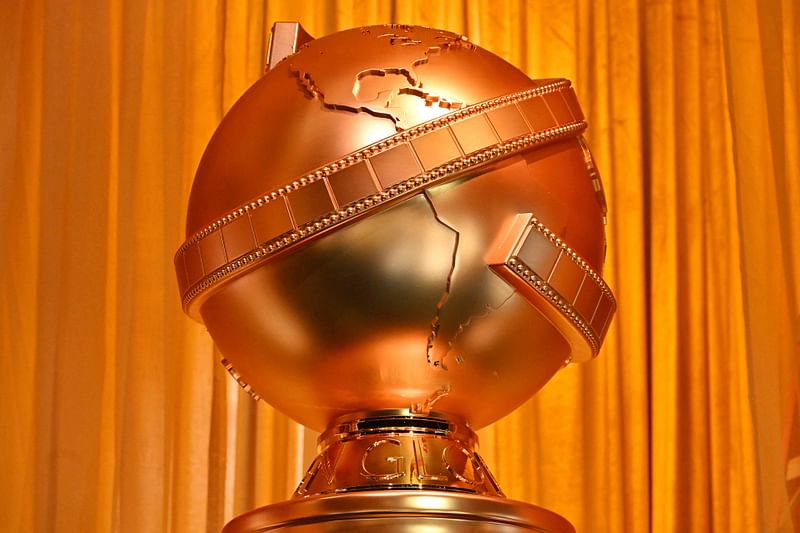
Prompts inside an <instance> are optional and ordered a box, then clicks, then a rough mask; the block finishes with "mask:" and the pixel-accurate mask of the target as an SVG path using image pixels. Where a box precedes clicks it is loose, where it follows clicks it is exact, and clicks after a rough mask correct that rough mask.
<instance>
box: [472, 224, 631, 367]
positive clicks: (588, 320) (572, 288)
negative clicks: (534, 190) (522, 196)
mask: <svg viewBox="0 0 800 533" xmlns="http://www.w3.org/2000/svg"><path fill="white" fill-rule="evenodd" d="M504 234H505V235H504V238H503V239H501V241H500V242H499V243H498V244H497V245H496V246H495V247H494V248H493V249H492V250H491V251H490V253H489V255H488V256H487V259H486V262H487V264H488V265H489V267H490V268H491V269H492V270H493V271H494V272H496V273H497V274H498V275H499V276H500V277H501V278H503V279H504V280H506V281H507V282H508V283H509V284H511V285H512V286H514V288H516V289H517V290H518V291H519V292H520V293H521V294H522V295H523V296H524V297H525V298H526V299H528V300H529V301H530V302H531V303H534V304H538V305H536V307H537V309H539V310H540V311H542V313H544V315H545V316H546V317H547V318H548V319H549V320H550V321H551V322H552V323H553V324H554V325H555V326H556V327H557V328H558V329H559V331H561V333H562V334H563V335H564V337H565V338H566V339H567V341H568V342H569V343H570V346H571V347H572V359H574V360H576V361H585V360H587V359H590V358H592V357H594V356H595V355H597V352H598V351H599V350H600V346H601V345H602V344H603V339H604V338H605V335H606V332H607V331H608V326H609V325H610V324H611V317H612V316H614V312H615V311H616V308H617V303H616V300H615V299H614V295H613V294H612V293H611V289H609V288H608V285H606V283H605V281H603V279H602V278H601V277H600V276H599V275H598V274H597V273H596V272H595V271H594V270H593V269H592V268H591V267H590V266H589V264H588V263H586V261H584V260H583V259H582V258H581V257H580V256H579V255H578V254H577V253H575V251H573V250H572V249H571V248H570V247H569V246H567V244H566V243H564V242H563V241H562V240H561V239H559V238H558V237H557V236H556V234H555V233H553V232H552V231H550V230H549V229H548V228H547V227H545V225H544V224H542V223H541V222H539V221H538V220H537V219H536V218H535V217H534V216H533V215H532V214H530V213H523V214H519V215H517V216H516V217H515V218H514V220H513V221H512V223H511V224H510V226H509V228H508V230H507V231H506V232H504Z"/></svg>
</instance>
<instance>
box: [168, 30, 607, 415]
mask: <svg viewBox="0 0 800 533" xmlns="http://www.w3.org/2000/svg"><path fill="white" fill-rule="evenodd" d="M585 127H586V123H585V121H584V117H583V115H582V113H581V110H580V107H579V106H578V103H577V100H576V98H575V94H574V92H573V90H572V89H571V87H570V84H569V82H568V81H566V80H560V79H555V80H531V79H529V78H528V77H527V76H526V75H525V74H523V73H522V72H521V71H519V70H518V69H517V68H515V67H513V66H512V65H510V64H509V63H507V62H505V61H504V60H502V59H501V58H499V57H497V56H496V55H494V54H492V53H490V52H487V51H486V50H483V49H481V48H480V47H478V46H476V45H474V44H472V43H470V42H469V41H468V40H466V39H465V38H464V37H462V36H459V35H456V34H453V33H449V32H445V31H438V30H432V29H427V28H420V27H410V26H397V25H390V26H372V27H367V28H360V29H353V30H347V31H342V32H339V33H335V34H332V35H329V36H326V37H322V38H319V39H316V40H311V41H309V42H308V43H306V44H304V45H303V46H301V47H300V49H299V50H298V51H297V52H296V53H294V54H292V55H290V56H289V57H287V58H286V59H284V60H283V61H281V62H279V63H278V64H277V65H275V66H274V68H272V69H270V70H269V71H268V72H267V73H266V74H265V75H264V76H263V77H262V78H261V79H260V80H258V81H257V82H256V83H255V84H254V85H253V86H252V87H251V88H250V89H249V90H248V91H247V92H246V93H245V94H244V95H243V96H242V97H241V99H240V100H239V101H238V102H237V103H236V104H235V105H234V106H233V108H232V109H231V110H230V112H229V113H228V114H227V115H226V117H225V118H224V120H223V121H222V123H221V124H220V126H219V128H218V129H217V131H216V133H215V134H214V136H213V138H212V140H211V141H210V143H209V145H208V148H207V149H206V152H205V154H204V156H203V158H202V161H201V163H200V166H199V168H198V171H197V175H196V178H195V182H194V186H193V189H192V193H191V199H190V204H189V210H188V216H187V240H186V242H185V243H184V244H183V246H181V248H180V249H179V251H178V253H177V255H176V260H175V264H176V270H177V273H178V281H179V286H180V289H181V294H182V297H183V303H184V307H185V309H186V310H187V312H188V313H189V314H190V315H192V316H193V317H195V318H196V319H198V320H201V321H202V322H203V323H205V325H206V326H207V328H208V331H209V332H210V334H211V336H212V337H213V338H214V341H215V342H216V344H217V345H218V347H219V349H220V350H221V352H222V353H223V354H224V356H225V358H226V359H227V361H228V364H229V367H230V369H231V370H232V372H234V373H235V375H236V376H237V378H238V379H239V380H240V382H241V383H243V384H245V385H246V387H248V388H249V389H250V390H251V391H254V392H255V393H256V394H257V395H258V396H260V397H261V398H263V399H264V400H266V401H267V402H269V403H270V404H272V405H273V406H275V407H276V408H278V409H279V410H281V411H283V412H284V413H286V414H288V415H289V416H290V417H292V418H294V419H295V420H297V421H298V422H300V423H302V424H304V425H307V426H310V427H312V428H314V429H316V430H320V431H321V430H323V429H325V428H326V427H327V426H329V424H330V423H331V421H332V420H334V419H335V418H336V417H339V416H342V415H346V414H348V413H359V412H379V411H384V410H393V409H394V410H407V411H408V412H411V413H419V414H423V415H425V414H429V413H431V412H438V413H444V414H446V415H447V416H448V417H454V418H457V419H461V420H464V421H466V422H467V423H468V424H469V426H470V427H472V428H473V429H476V428H480V427H482V426H485V425H487V424H489V423H491V422H493V421H495V420H497V419H498V418H500V417H502V416H504V415H505V414H507V413H509V412H510V411H511V410H513V409H514V408H515V407H517V406H518V405H520V404H521V403H522V402H524V401H525V400H527V399H528V398H529V397H530V396H531V395H532V394H534V393H535V392H536V391H537V390H538V389H539V388H540V387H542V386H543V385H544V383H545V382H546V381H547V380H548V379H550V378H551V377H552V376H553V374H554V373H555V372H556V371H557V370H558V369H559V368H561V367H562V366H563V365H564V364H565V362H566V361H569V360H584V359H587V358H589V357H591V356H593V355H594V354H596V352H597V350H598V349H599V346H600V343H601V342H602V339H603V336H604V335H605V332H606V330H607V328H608V324H609V322H610V320H611V316H612V314H613V312H614V307H615V304H614V299H613V296H612V295H611V292H610V291H609V290H608V287H607V286H606V285H605V283H604V282H603V281H602V279H601V278H600V272H601V269H602V264H603V260H604V253H605V238H604V218H605V203H604V200H603V197H602V186H601V184H600V179H599V176H598V175H597V173H596V171H595V170H594V165H593V163H592V159H591V155H590V153H589V151H588V148H587V147H586V144H585V142H584V141H583V139H582V137H581V133H582V132H583V130H584V129H585Z"/></svg>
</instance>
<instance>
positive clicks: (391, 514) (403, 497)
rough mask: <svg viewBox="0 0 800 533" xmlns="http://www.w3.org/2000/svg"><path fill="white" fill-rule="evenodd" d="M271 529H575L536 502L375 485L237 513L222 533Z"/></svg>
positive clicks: (559, 532) (387, 532)
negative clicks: (385, 487)
mask: <svg viewBox="0 0 800 533" xmlns="http://www.w3.org/2000/svg"><path fill="white" fill-rule="evenodd" d="M267 531H279V532H281V533H284V532H285V533H289V532H291V533H310V532H326V533H338V532H353V531H356V532H358V531H381V533H411V532H414V533H421V532H432V533H433V532H442V533H444V532H470V533H480V532H487V533H488V532H501V533H514V532H523V531H525V532H530V531H538V532H541V533H575V529H574V528H573V527H572V525H571V524H570V523H569V522H568V521H567V520H566V519H564V518H563V517H561V516H560V515H557V514H556V513H553V512H551V511H548V510H547V509H542V508H541V507H536V506H535V505H531V504H528V503H523V502H518V501H513V500H507V499H505V498H498V497H495V496H482V495H476V494H458V493H453V492H445V491H433V490H374V491H363V492H349V493H346V494H325V495H317V496H310V497H307V498H304V499H295V500H289V501H285V502H280V503H276V504H273V505H267V506H266V507H261V508H260V509H255V510H253V511H250V512H249V513H246V514H243V515H241V516H238V517H236V518H234V519H233V520H231V521H230V522H228V524H227V525H226V526H225V528H223V530H222V533H256V532H259V533H260V532H267Z"/></svg>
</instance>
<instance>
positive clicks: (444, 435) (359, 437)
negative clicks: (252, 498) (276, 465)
mask: <svg viewBox="0 0 800 533" xmlns="http://www.w3.org/2000/svg"><path fill="white" fill-rule="evenodd" d="M477 445H478V437H477V435H475V433H474V432H473V431H472V430H471V429H470V428H469V427H468V426H467V424H466V423H465V422H464V421H462V420H459V419H457V418H454V417H452V416H448V415H444V414H439V413H432V414H427V415H421V414H416V413H412V412H410V411H408V410H390V411H378V412H370V413H357V414H352V415H347V416H344V417H340V418H338V419H336V420H334V421H333V422H332V423H331V424H330V425H329V426H328V429H327V430H326V431H325V432H324V433H323V434H322V435H321V436H320V438H319V451H320V453H319V455H318V456H317V457H316V459H314V462H313V463H312V464H311V467H310V468H309V469H308V472H307V473H306V475H305V477H304V478H303V480H302V482H301V483H300V486H299V487H298V488H297V490H296V491H295V493H294V496H293V497H294V498H304V497H308V496H313V495H317V494H330V493H341V492H356V491H364V490H398V489H414V490H423V489H425V490H442V491H452V492H460V493H467V494H482V495H486V496H498V497H503V493H502V491H501V490H500V487H499V486H498V485H497V482H496V481H495V479H494V477H493V476H492V474H491V472H490V471H489V469H488V467H487V466H486V464H485V463H484V461H483V459H482V458H481V456H480V455H479V454H478V452H477Z"/></svg>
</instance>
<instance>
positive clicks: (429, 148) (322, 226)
mask: <svg viewBox="0 0 800 533" xmlns="http://www.w3.org/2000/svg"><path fill="white" fill-rule="evenodd" d="M585 128H586V122H585V121H584V116H583V113H582V112H581V110H580V106H579V105H578V101H577V98H576V96H575V92H574V91H573V89H572V88H571V87H570V82H569V81H568V80H561V79H559V80H554V81H552V82H548V83H545V84H544V85H541V86H538V87H535V88H531V89H527V90H524V91H520V92H517V93H513V94H510V95H506V96H502V97H498V98H495V99H492V100H489V101H486V102H482V103H479V104H475V105H472V106H469V107H465V108H463V109H460V110H458V111H454V112H452V113H449V114H447V115H445V116H443V117H440V118H438V119H434V120H432V121H430V122H427V123H424V124H421V125H419V126H415V127H414V128H410V129H408V130H406V131H403V132H400V133H398V134H396V135H393V136H391V137H388V138H386V139H384V140H382V141H380V142H378V143H375V144H373V145H370V146H368V147H366V148H364V149H362V150H359V151H357V152H353V153H351V154H349V155H347V156H345V157H344V158H342V159H341V160H339V161H336V162H333V163H331V164H329V165H327V166H324V167H321V168H318V169H316V170H314V171H312V172H310V173H308V174H306V175H304V176H302V177H300V178H298V179H297V180H295V181H293V182H291V183H289V184H287V185H285V186H283V187H279V188H277V189H275V190H274V191H271V192H269V193H267V194H265V195H264V196H262V197H259V198H257V199H255V200H253V201H252V202H250V203H248V204H246V205H244V206H242V207H240V208H238V209H235V210H233V211H231V212H229V213H228V214H227V215H225V216H224V217H222V218H221V219H219V220H218V221H216V222H214V223H213V224H211V225H209V226H207V227H206V228H205V229H203V230H202V231H199V232H198V233H196V234H194V235H193V236H192V237H190V238H189V239H187V240H186V242H184V244H183V245H182V246H181V247H180V248H179V249H178V252H177V253H176V255H175V270H176V273H177V277H178V285H179V289H180V292H181V295H182V297H183V306H184V309H186V310H187V311H190V309H189V306H190V304H191V303H192V301H193V300H194V299H195V298H196V297H197V296H198V295H200V294H202V293H203V292H204V291H206V290H207V289H209V288H210V287H212V286H213V285H215V284H216V283H218V282H219V281H221V280H222V279H224V278H226V277H228V276H230V275H232V274H235V273H238V272H241V271H243V270H244V269H246V268H249V267H251V266H252V265H254V264H256V263H260V262H261V261H263V260H265V259H267V258H269V257H271V256H273V255H275V254H277V253H279V252H282V251H284V250H286V249H289V248H291V247H294V246H295V245H297V244H298V243H300V242H302V241H304V240H306V239H308V238H310V237H313V236H316V235H319V234H321V233H323V232H326V231H329V230H331V229H333V228H335V227H338V226H340V225H341V224H343V223H346V222H348V221H350V220H353V219H354V218H358V217H360V216H363V215H364V214H365V213H367V212H370V211H371V210H373V209H375V208H376V207H379V206H381V205H383V204H385V203H387V202H389V201H392V200H396V199H397V198H400V197H404V196H408V195H410V194H412V193H415V192H417V191H419V190H420V189H423V188H425V187H428V186H430V185H432V184H434V183H440V182H442V181H445V180H446V179H448V178H451V177H453V176H454V175H457V174H460V173H462V172H464V171H466V170H469V169H471V168H474V167H477V166H479V165H482V164H485V163H487V162H490V161H493V160H496V159H500V158H502V157H505V156H507V155H510V154H512V153H516V152H520V151H522V150H525V149H527V148H530V147H532V146H535V145H539V144H544V143H548V142H552V141H555V140H558V139H562V138H568V137H578V136H579V135H580V133H581V132H582V131H583V130H584V129H585ZM190 314H193V313H191V311H190Z"/></svg>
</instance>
